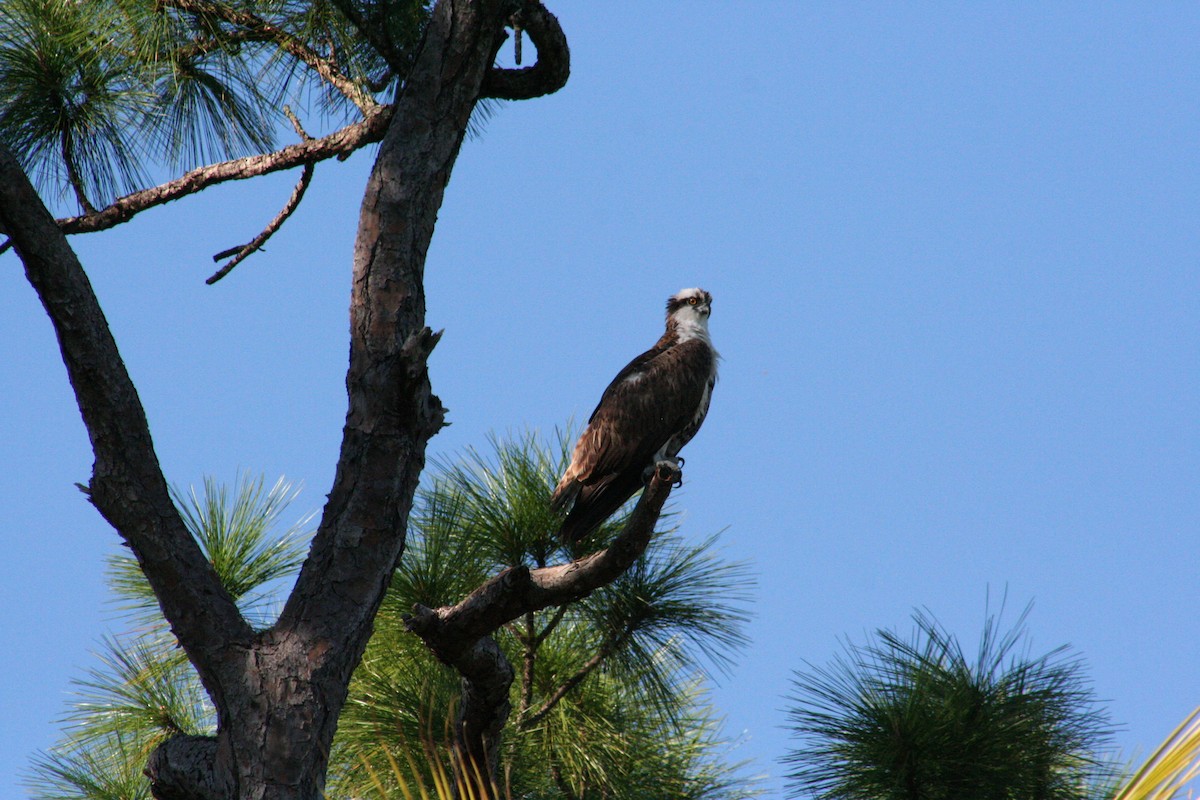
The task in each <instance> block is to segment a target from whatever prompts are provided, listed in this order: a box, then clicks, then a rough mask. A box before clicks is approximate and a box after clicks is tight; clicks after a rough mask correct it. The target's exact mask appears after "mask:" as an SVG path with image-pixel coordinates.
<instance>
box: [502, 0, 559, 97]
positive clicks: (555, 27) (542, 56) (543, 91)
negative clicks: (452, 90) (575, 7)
mask: <svg viewBox="0 0 1200 800" xmlns="http://www.w3.org/2000/svg"><path fill="white" fill-rule="evenodd" d="M510 24H511V25H513V26H516V27H519V29H520V30H522V31H524V32H525V33H527V34H529V40H530V41H531V42H533V44H534V46H535V47H537V62H536V63H535V64H534V65H533V66H532V67H525V68H523V69H502V68H500V67H493V68H492V69H490V70H488V73H487V76H486V77H485V78H484V80H483V86H482V87H481V88H480V90H479V96H480V97H491V98H496V99H498V100H529V99H531V98H534V97H541V96H542V95H547V94H552V93H554V92H557V91H558V90H559V89H561V88H562V87H563V86H565V85H566V83H567V78H568V77H569V76H570V74H571V51H570V49H569V48H568V47H567V36H566V34H565V33H563V29H562V26H560V25H559V24H558V18H556V17H555V16H554V15H553V14H551V13H550V12H549V11H547V10H546V7H545V6H543V5H542V4H541V3H540V2H536V0H526V2H524V3H522V4H521V8H520V9H519V10H518V11H517V12H516V13H515V14H514V15H513V17H512V19H511V20H510Z"/></svg>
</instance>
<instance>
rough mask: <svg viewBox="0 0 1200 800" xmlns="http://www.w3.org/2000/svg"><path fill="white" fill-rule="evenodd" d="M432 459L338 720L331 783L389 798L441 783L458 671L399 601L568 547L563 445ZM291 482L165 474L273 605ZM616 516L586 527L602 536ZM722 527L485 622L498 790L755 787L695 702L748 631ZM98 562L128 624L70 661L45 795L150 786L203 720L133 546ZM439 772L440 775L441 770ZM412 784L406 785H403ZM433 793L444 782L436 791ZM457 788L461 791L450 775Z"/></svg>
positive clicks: (93, 798) (696, 791)
mask: <svg viewBox="0 0 1200 800" xmlns="http://www.w3.org/2000/svg"><path fill="white" fill-rule="evenodd" d="M491 445H492V448H491V452H490V453H488V454H487V455H483V454H480V453H478V452H475V451H469V452H468V453H466V454H465V455H464V456H463V457H462V458H461V459H457V460H453V461H449V460H446V461H441V462H438V463H436V464H435V465H434V467H433V468H432V470H431V472H430V474H429V475H428V476H427V479H426V481H425V484H424V488H422V490H421V491H420V493H419V499H418V503H417V505H416V507H415V508H414V510H413V514H412V516H411V519H410V532H409V540H408V545H407V548H406V551H405V554H404V557H403V558H402V559H401V563H400V565H399V566H398V568H397V570H396V572H395V575H394V577H393V581H392V585H391V588H390V590H389V593H388V595H387V598H386V600H385V602H384V606H383V609H382V610H381V612H380V614H379V616H378V618H377V621H376V630H375V635H374V636H373V638H372V640H371V642H370V644H369V646H368V649H367V652H366V654H365V656H364V658H363V661H362V664H361V666H360V667H359V669H358V670H357V672H356V673H355V676H354V680H353V682H352V684H351V687H350V697H349V700H348V702H347V705H346V708H345V710H344V711H343V714H342V717H341V720H340V722H339V729H338V735H337V738H336V739H335V741H334V751H333V754H332V758H331V765H330V772H329V785H328V787H327V796H329V797H331V798H338V797H345V798H349V797H363V798H367V797H370V798H381V800H382V798H400V797H407V796H408V794H406V792H413V793H414V796H417V795H419V793H420V792H419V789H420V787H429V788H431V789H432V790H437V787H439V786H441V787H442V790H445V789H446V782H447V780H448V778H447V776H448V775H452V774H453V773H454V769H453V764H454V754H453V753H452V752H451V751H450V750H448V749H447V748H446V747H445V746H443V743H446V742H449V741H451V740H452V735H451V734H452V731H451V726H452V725H453V723H454V719H455V713H456V706H457V699H458V695H459V691H460V685H459V680H458V676H457V674H456V673H455V672H454V671H453V670H451V669H450V668H448V667H445V666H443V665H442V664H440V663H438V661H437V660H436V659H435V658H434V657H433V656H432V655H431V654H430V653H429V651H428V650H427V649H426V648H425V646H424V644H423V643H422V642H421V641H420V639H418V638H417V637H416V636H414V635H412V634H410V633H408V632H407V630H406V629H405V626H404V615H405V614H406V613H407V612H408V611H409V610H410V609H411V607H412V605H413V604H414V603H422V604H424V605H427V606H433V607H436V606H439V605H444V604H449V603H455V602H457V601H459V600H461V599H462V598H463V597H464V596H465V595H466V594H468V593H469V592H470V591H472V590H473V589H474V588H476V587H477V586H478V585H479V584H480V583H482V582H483V581H485V580H487V579H488V578H490V577H491V576H492V575H494V574H496V572H497V571H499V570H500V569H503V568H504V567H506V566H511V565H514V564H526V565H528V566H531V567H537V566H544V565H546V564H550V563H560V562H563V561H567V560H570V559H571V558H572V557H574V556H576V555H578V554H579V553H578V552H571V551H568V550H567V549H565V547H564V546H563V545H562V544H561V543H560V542H558V540H557V538H556V537H555V535H554V534H555V531H556V530H557V527H558V524H559V522H560V521H561V520H560V518H559V517H558V516H556V515H555V514H553V513H551V512H550V511H549V507H548V500H549V496H550V490H551V488H552V486H553V483H554V481H555V480H556V479H557V476H558V474H560V472H561V470H562V468H563V466H564V462H565V460H566V456H567V444H566V438H565V437H559V441H558V442H557V443H556V444H555V445H554V446H552V447H547V446H544V445H543V444H542V443H541V442H540V441H539V440H538V439H537V437H536V436H534V435H532V434H524V435H520V436H515V437H511V438H510V439H508V440H503V441H502V440H494V441H493V442H492V443H491ZM296 495H297V491H296V489H295V488H294V487H292V486H290V485H289V484H288V483H286V482H285V481H282V480H280V481H278V482H276V483H275V484H274V485H273V486H272V487H270V488H269V489H268V488H267V487H266V485H265V484H264V482H263V480H262V479H261V478H257V479H250V478H247V477H241V478H239V480H238V482H237V483H236V485H235V486H234V487H232V488H227V487H225V486H223V485H221V484H220V483H218V482H216V481H214V480H211V479H206V480H205V481H204V486H203V490H202V491H200V492H197V491H195V490H193V491H189V492H187V493H183V492H178V491H176V492H175V493H174V497H175V500H176V503H177V505H178V506H179V507H180V510H181V512H182V514H183V517H184V519H185V521H186V523H187V525H188V527H189V529H190V530H191V532H192V534H193V536H195V538H196V540H197V542H198V543H199V544H200V547H201V550H202V551H203V552H204V554H205V556H206V557H207V558H208V560H209V561H210V563H212V565H213V568H214V569H215V570H216V571H217V574H218V575H219V576H220V578H221V580H222V582H223V583H224V585H225V586H226V588H227V589H228V590H229V591H230V593H231V594H232V595H233V597H234V598H235V600H237V602H238V604H239V607H241V608H242V610H243V613H245V614H246V615H247V617H248V619H251V620H252V621H253V622H254V623H255V624H256V625H258V626H259V627H266V626H268V625H270V624H271V622H272V621H273V620H274V618H275V616H276V606H277V603H278V598H279V597H280V595H281V591H282V590H285V589H286V588H287V586H288V585H289V584H290V582H291V580H293V579H294V576H295V574H296V572H297V570H298V568H299V565H300V564H301V563H302V560H303V557H304V553H305V550H306V548H307V543H308V539H309V538H310V535H311V530H310V528H309V526H310V523H311V515H310V516H306V517H303V518H302V519H300V520H299V521H298V522H297V523H295V524H292V525H286V524H284V515H285V513H286V511H287V508H288V504H289V503H290V502H292V501H293V500H294V499H295V497H296ZM622 522H623V520H622V519H617V520H615V521H613V522H612V523H610V524H609V525H607V526H606V527H605V528H604V529H602V531H600V532H599V533H598V534H597V536H596V541H593V542H591V543H590V544H587V545H586V546H585V547H587V548H592V549H598V548H599V547H602V546H603V545H604V543H605V542H606V541H607V540H608V539H610V538H611V537H612V536H614V535H615V533H616V531H617V530H619V526H620V525H621V524H622ZM717 546H718V542H717V539H716V537H710V538H707V539H703V540H700V541H699V542H697V543H690V542H688V541H687V540H685V539H684V538H682V537H680V536H679V535H678V534H677V533H676V532H675V531H674V530H673V529H670V528H669V527H668V529H667V530H663V531H662V532H660V533H659V534H658V535H657V536H656V538H655V540H654V542H653V543H652V544H651V547H650V549H649V550H648V551H647V553H646V555H645V556H644V557H643V559H642V561H641V562H640V563H639V564H638V565H637V566H636V567H635V568H633V569H632V570H630V572H629V574H627V575H626V576H624V577H623V578H622V579H621V580H618V581H617V582H615V583H614V584H612V585H610V586H608V587H606V588H604V589H602V590H598V591H597V592H595V593H593V594H592V596H591V597H589V598H587V599H586V600H583V601H580V602H578V603H574V604H571V605H569V606H566V607H564V608H561V609H547V610H546V611H544V612H539V613H537V614H532V615H529V616H527V617H526V618H524V619H521V620H519V621H517V622H515V623H514V624H512V625H511V626H509V627H508V628H507V629H505V630H503V631H500V632H499V633H498V634H497V640H498V642H499V643H500V644H501V646H502V647H503V649H504V650H505V652H506V654H507V655H508V657H509V659H510V661H511V663H512V664H513V666H514V669H515V672H516V676H517V677H516V680H515V682H514V686H513V689H512V714H511V716H510V719H509V725H508V727H507V729H506V732H505V737H504V741H503V752H502V759H501V760H502V764H501V774H500V780H501V782H502V784H503V785H502V790H503V792H504V793H505V795H504V796H510V797H525V798H563V797H567V798H579V800H583V799H584V798H600V797H603V798H611V799H612V800H619V799H620V798H663V797H671V798H684V799H686V798H697V799H699V798H705V800H718V799H721V800H726V799H729V800H732V799H734V798H743V797H749V796H752V795H753V794H754V791H753V784H752V782H751V781H749V780H748V779H747V778H746V777H745V776H744V774H743V771H742V769H741V766H740V765H737V764H732V763H730V760H729V755H730V749H731V747H730V744H729V743H728V742H726V741H725V740H724V739H723V738H722V737H721V734H720V720H719V718H718V717H717V715H716V714H715V713H714V712H713V710H712V709H711V707H710V706H709V705H708V703H707V700H706V687H707V686H708V679H709V677H710V672H712V671H714V670H715V671H720V670H721V669H723V668H724V667H725V666H727V665H728V663H729V660H730V659H731V658H732V657H733V655H734V654H735V653H736V652H737V650H738V649H739V648H741V647H743V646H744V644H745V637H744V634H743V633H742V625H743V623H744V622H745V620H746V610H745V609H746V605H747V603H748V591H749V587H750V578H749V577H748V575H747V573H746V570H745V568H744V567H742V566H741V565H737V564H730V563H728V562H725V561H723V560H722V559H720V557H719V556H718V554H717ZM108 579H109V582H110V585H111V586H112V587H113V589H114V591H115V593H116V595H117V601H116V605H117V608H118V609H119V611H120V613H121V615H122V617H121V618H122V620H123V621H124V622H125V623H126V624H127V625H128V628H129V630H130V632H129V633H125V634H122V635H119V636H111V637H109V638H107V639H105V640H104V641H103V642H102V650H101V652H100V654H99V656H98V664H97V665H96V666H95V667H94V668H93V669H91V670H90V671H89V672H88V673H87V675H85V676H84V677H82V678H81V679H79V680H78V681H76V686H75V689H76V697H75V699H74V701H73V703H72V704H71V707H70V709H69V711H68V713H67V714H66V716H65V719H64V723H65V736H64V738H63V740H62V741H61V742H60V743H59V744H58V745H57V746H56V747H54V748H52V749H51V750H50V751H49V752H47V753H41V754H39V755H38V756H36V757H35V759H34V762H33V767H32V773H31V775H30V777H29V780H28V783H29V786H30V789H31V791H32V794H33V796H35V797H37V798H45V799H47V800H49V799H53V800H68V799H69V800H107V799H108V798H112V799H113V800H115V798H122V800H137V799H138V798H143V797H148V790H147V783H146V780H145V778H144V777H143V776H142V774H141V771H142V769H143V768H144V767H145V764H146V760H147V758H148V757H149V755H150V753H151V752H152V751H153V749H154V747H156V746H157V745H158V744H159V743H161V742H162V741H163V740H164V739H165V738H166V737H169V736H173V735H176V734H180V733H183V734H194V735H211V734H212V733H213V732H214V731H215V717H214V712H213V709H212V707H211V705H210V704H209V702H208V699H207V697H206V695H205V693H204V691H203V689H202V687H201V685H200V683H199V680H198V678H197V676H196V674H195V672H194V670H193V669H192V667H191V665H190V664H189V662H188V661H187V660H186V658H185V657H184V656H183V655H182V653H181V651H180V650H179V649H178V648H177V647H176V646H175V642H174V638H173V637H172V636H171V634H170V631H169V630H168V629H167V627H166V625H165V623H164V622H163V621H162V618H161V616H160V614H159V613H158V610H157V605H156V603H155V601H154V596H153V594H152V593H151V592H150V590H149V587H148V586H147V585H146V582H145V579H144V577H143V576H142V573H141V570H140V569H139V568H138V566H137V564H136V562H135V561H134V560H133V559H132V558H131V557H130V556H129V555H128V554H125V553H121V554H118V555H116V556H114V557H113V558H112V559H111V560H110V564H109V571H108ZM451 780H452V779H451ZM414 787H415V788H414ZM445 796H449V795H448V794H446V795H445ZM460 796H467V795H466V794H463V793H462V791H461V790H460Z"/></svg>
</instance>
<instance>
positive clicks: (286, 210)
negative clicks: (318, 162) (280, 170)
mask: <svg viewBox="0 0 1200 800" xmlns="http://www.w3.org/2000/svg"><path fill="white" fill-rule="evenodd" d="M313 169H314V167H313V165H312V164H305V165H304V170H303V171H302V172H301V173H300V180H299V181H297V182H296V188H294V189H292V196H291V197H289V198H288V201H287V203H285V204H284V206H283V208H282V209H280V211H279V213H278V214H276V215H275V218H274V219H272V220H271V221H270V222H269V223H267V227H265V228H263V230H262V232H261V233H260V234H258V236H255V237H254V238H253V239H251V240H250V241H249V242H247V243H246V244H244V245H242V246H241V247H235V248H233V249H232V250H224V251H222V252H220V253H217V254H216V255H215V256H213V261H220V260H221V259H222V258H227V257H228V256H230V255H232V256H233V258H232V259H230V260H229V262H228V263H227V264H225V266H223V267H221V268H220V269H219V270H217V271H216V272H214V273H213V274H212V275H210V276H209V277H208V280H206V281H204V282H205V283H207V284H208V285H209V286H212V285H213V284H214V283H216V282H217V281H219V280H221V278H224V277H225V276H226V275H228V274H229V273H230V272H232V271H233V268H234V267H236V266H237V265H238V264H240V263H242V262H243V261H245V260H246V257H247V256H249V255H251V254H252V253H254V252H256V251H257V250H258V249H259V248H260V247H262V246H263V245H264V244H266V243H267V240H268V239H270V238H271V237H272V236H273V235H274V234H275V231H277V230H279V229H280V228H281V227H283V223H284V222H286V221H287V218H288V217H290V216H291V215H292V212H293V211H295V210H296V209H297V208H298V207H299V206H300V201H301V200H303V199H304V192H305V191H306V190H307V189H308V184H309V183H311V182H312V176H313Z"/></svg>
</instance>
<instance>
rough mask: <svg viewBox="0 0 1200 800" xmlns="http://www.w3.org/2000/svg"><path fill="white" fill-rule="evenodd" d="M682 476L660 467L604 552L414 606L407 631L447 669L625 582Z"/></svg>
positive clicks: (506, 574) (509, 573)
mask: <svg viewBox="0 0 1200 800" xmlns="http://www.w3.org/2000/svg"><path fill="white" fill-rule="evenodd" d="M678 478H679V473H678V471H677V470H674V469H671V468H669V467H668V466H667V465H666V464H665V463H664V464H659V465H656V468H655V472H654V475H653V476H652V477H651V479H650V484H649V485H648V486H647V487H646V489H645V490H644V491H643V492H642V496H641V498H640V499H639V500H638V503H637V505H636V506H634V509H633V513H632V514H631V515H630V517H629V521H628V522H627V523H626V524H625V528H624V530H622V531H621V533H620V534H619V535H618V536H617V538H616V539H614V540H613V543H612V544H611V545H609V547H608V548H607V549H605V550H601V551H599V552H597V553H592V554H591V555H589V556H585V557H584V558H581V559H579V560H578V561H572V562H571V563H570V564H560V565H557V566H553V567H543V568H541V569H534V570H531V569H529V568H528V567H525V566H517V567H509V568H508V569H506V570H504V571H503V572H501V573H500V574H499V575H497V576H496V577H495V578H493V579H492V580H490V581H488V582H487V583H485V584H484V585H483V586H481V587H479V588H478V589H476V590H475V591H474V592H472V593H471V594H470V595H469V596H468V597H466V598H465V599H464V600H462V601H461V602H460V603H458V604H457V605H454V606H445V607H442V608H439V609H436V610H433V609H429V608H426V607H425V606H420V605H418V606H415V607H414V608H413V613H412V614H411V615H409V616H407V617H405V624H406V625H407V627H408V629H409V630H410V631H412V632H413V633H415V634H417V635H418V636H420V637H421V639H423V640H424V641H425V643H426V644H427V645H428V646H429V647H430V649H431V650H433V652H434V653H435V654H437V656H438V657H439V658H441V659H442V660H443V661H445V662H446V663H451V664H452V663H454V661H455V659H456V658H457V657H458V656H459V655H461V654H462V653H463V652H464V651H465V650H466V649H468V648H470V647H471V646H472V645H473V644H474V642H475V640H476V639H478V638H479V637H481V636H487V635H489V634H491V633H492V632H493V631H495V630H497V629H498V628H499V627H500V626H502V625H504V624H506V623H508V622H511V621H513V620H514V619H517V618H518V617H520V616H521V615H522V614H525V613H527V612H529V611H540V610H541V609H543V608H547V607H549V606H553V605H562V604H563V603H569V602H572V601H574V600H579V599H581V598H583V597H586V596H587V595H589V594H591V593H592V592H593V591H595V590H596V589H598V588H600V587H601V586H605V585H607V584H609V583H611V582H612V581H614V580H616V579H617V578H618V577H620V576H621V575H622V574H623V573H624V572H625V570H627V569H628V568H629V567H630V566H632V565H633V563H634V562H635V561H637V559H638V558H639V557H640V556H641V555H642V553H643V552H645V550H646V546H647V545H648V544H649V543H650V537H651V535H652V534H653V532H654V525H655V523H656V522H657V521H658V516H659V514H660V513H661V512H662V506H663V503H665V502H666V500H667V497H668V495H670V493H671V487H672V485H673V484H674V482H675V481H676V480H678Z"/></svg>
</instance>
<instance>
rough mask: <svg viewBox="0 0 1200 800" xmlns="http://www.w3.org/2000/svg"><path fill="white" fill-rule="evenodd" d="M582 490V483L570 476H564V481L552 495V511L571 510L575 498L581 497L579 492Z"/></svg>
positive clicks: (559, 483)
mask: <svg viewBox="0 0 1200 800" xmlns="http://www.w3.org/2000/svg"><path fill="white" fill-rule="evenodd" d="M582 488H583V484H582V483H580V482H579V481H577V480H576V479H575V478H573V477H571V476H570V475H564V476H563V479H562V480H561V481H559V482H558V486H556V487H555V488H554V494H552V495H550V509H551V510H552V511H562V510H563V509H566V508H570V507H571V505H572V504H573V503H574V502H575V498H577V497H579V490H580V489H582Z"/></svg>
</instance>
